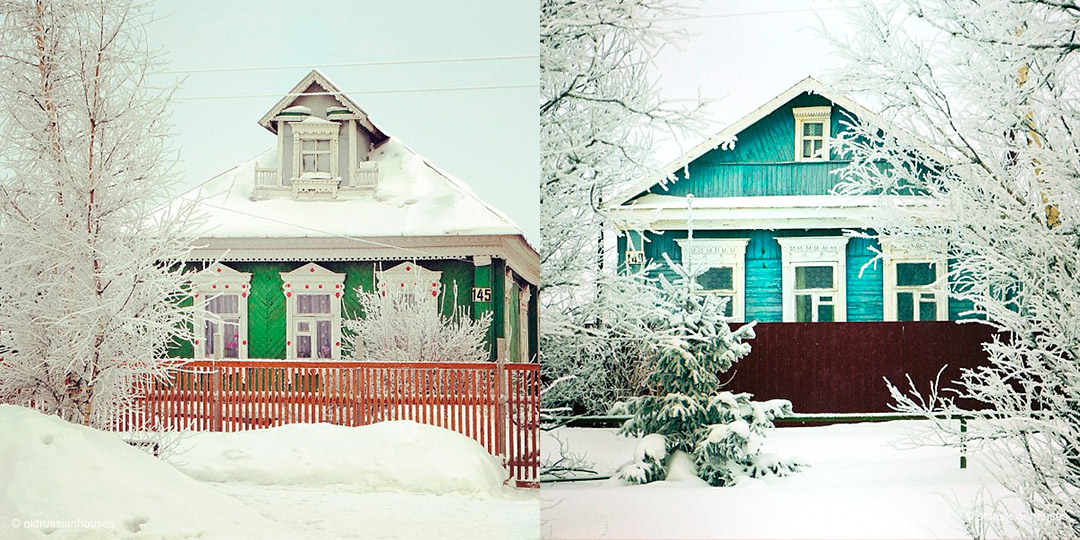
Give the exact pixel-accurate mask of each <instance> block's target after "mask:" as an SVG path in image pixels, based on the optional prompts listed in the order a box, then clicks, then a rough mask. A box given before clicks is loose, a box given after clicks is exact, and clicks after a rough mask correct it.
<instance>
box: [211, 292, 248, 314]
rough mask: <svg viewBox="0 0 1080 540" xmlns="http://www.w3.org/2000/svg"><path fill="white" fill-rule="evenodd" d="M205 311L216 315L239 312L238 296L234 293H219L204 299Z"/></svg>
mask: <svg viewBox="0 0 1080 540" xmlns="http://www.w3.org/2000/svg"><path fill="white" fill-rule="evenodd" d="M206 311H209V312H210V313H216V314H218V315H235V314H237V313H240V297H239V296H237V295H235V294H221V295H218V296H215V297H213V298H208V299H207V300H206Z"/></svg>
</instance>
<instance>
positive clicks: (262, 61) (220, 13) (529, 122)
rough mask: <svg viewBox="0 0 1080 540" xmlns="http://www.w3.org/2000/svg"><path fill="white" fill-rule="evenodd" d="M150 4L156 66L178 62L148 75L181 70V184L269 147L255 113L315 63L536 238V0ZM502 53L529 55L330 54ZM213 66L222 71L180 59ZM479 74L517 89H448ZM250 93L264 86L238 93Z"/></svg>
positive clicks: (388, 127)
mask: <svg viewBox="0 0 1080 540" xmlns="http://www.w3.org/2000/svg"><path fill="white" fill-rule="evenodd" d="M150 9H151V11H152V13H153V15H154V17H155V18H156V19H157V20H155V21H154V22H152V23H151V24H150V25H149V27H148V28H147V33H148V36H149V38H150V40H151V44H152V45H153V46H155V47H157V48H160V49H161V50H162V52H163V53H164V54H165V60H166V61H167V63H166V64H165V65H164V66H162V69H163V70H176V71H185V73H176V74H164V75H159V76H158V77H157V79H156V80H155V81H154V82H155V83H157V84H168V83H170V82H174V81H177V80H180V81H181V85H180V88H179V91H178V92H177V93H176V96H175V97H176V98H177V100H176V102H175V103H174V104H173V106H172V107H171V120H172V123H173V125H174V126H175V134H176V138H175V140H174V141H175V144H176V147H177V150H178V151H179V155H180V163H179V172H180V173H181V176H182V178H183V180H182V183H183V184H184V185H185V186H191V185H195V184H198V183H201V182H203V181H205V180H208V179H209V178H211V177H213V176H215V175H217V174H218V173H221V172H223V171H225V170H227V169H229V168H231V167H232V166H234V165H237V164H239V163H241V162H244V161H247V160H248V159H250V158H252V157H254V156H255V155H256V154H258V153H260V152H262V151H263V150H265V149H267V148H270V147H271V146H273V145H274V144H275V138H274V135H273V134H271V133H270V132H269V131H266V130H265V129H263V128H262V127H260V126H259V125H258V124H257V122H258V120H259V118H260V117H261V116H262V115H263V114H264V113H265V112H266V111H268V110H269V109H270V108H271V107H273V105H274V104H275V103H276V102H277V100H278V99H280V97H281V96H282V95H283V94H285V93H286V92H288V91H289V90H290V89H291V88H292V86H293V85H294V84H296V83H297V82H299V80H300V79H301V78H303V77H304V75H306V74H307V72H308V71H309V70H310V69H312V68H319V69H320V70H321V71H322V72H323V73H324V74H325V75H326V76H327V77H329V78H330V80H331V81H333V82H334V83H335V84H337V85H338V86H339V87H340V88H341V90H342V91H343V92H344V93H346V94H348V95H349V96H350V97H351V98H353V100H354V101H355V102H356V103H357V104H359V105H360V107H361V108H363V109H364V110H365V111H366V112H367V113H368V115H369V116H370V117H371V118H372V120H373V121H374V122H375V123H376V124H377V125H378V126H379V127H380V128H381V129H382V130H383V131H385V132H386V133H388V134H390V135H391V136H394V137H397V138H398V139H399V140H401V141H402V142H404V143H405V144H406V145H408V146H409V147H411V148H412V149H413V150H414V151H416V152H417V153H419V154H420V155H422V156H425V157H427V158H428V159H429V160H430V161H431V162H432V163H433V164H434V165H436V166H438V167H440V168H442V169H443V170H445V171H447V172H449V173H450V174H453V175H454V176H457V177H458V178H460V179H462V180H463V181H465V182H466V183H467V184H469V185H470V186H471V187H472V188H473V190H474V191H476V192H477V194H478V195H479V196H480V197H481V198H482V199H484V200H485V201H487V202H488V203H490V204H491V205H493V206H495V207H496V208H498V209H500V210H502V211H503V212H505V213H506V214H508V215H509V216H510V217H511V219H513V220H514V221H515V222H516V223H517V224H518V226H520V227H521V228H522V230H523V231H524V232H525V235H526V237H528V238H529V240H530V241H532V242H536V241H537V240H538V239H539V229H540V226H539V209H538V201H539V198H540V195H539V150H538V148H539V142H538V138H539V135H538V134H539V121H538V118H537V115H538V113H537V107H538V105H537V104H538V100H539V97H538V96H539V85H538V81H539V68H538V62H539V59H538V58H539V57H538V55H539V38H538V32H539V24H538V19H539V4H538V2H537V0H513V1H504V0H455V1H443V0H410V1H398V0H364V1H345V0H322V1H319V2H296V1H276V0H230V1H221V0H157V1H156V2H154V3H153V4H151V6H150ZM507 56H528V57H529V58H526V59H511V60H492V61H474V62H456V63H445V62H444V63H412V64H408V63H407V64H395V65H380V66H333V64H355V63H370V62H380V63H382V62H413V61H418V60H439V59H455V58H478V57H507ZM280 66H285V67H284V68H282V69H267V70H247V69H246V68H265V67H280ZM239 68H244V70H240V69H239ZM209 69H222V70H225V71H213V72H197V71H195V72H190V71H189V70H209ZM489 86H517V87H518V88H502V89H472V90H452V91H447V90H446V89H450V88H461V87H489ZM389 90H425V91H420V92H387V91H389ZM432 90H435V91H432ZM252 94H255V95H259V96H262V97H238V96H250V95H252Z"/></svg>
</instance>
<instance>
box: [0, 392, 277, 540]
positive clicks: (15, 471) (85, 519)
mask: <svg viewBox="0 0 1080 540" xmlns="http://www.w3.org/2000/svg"><path fill="white" fill-rule="evenodd" d="M46 537H47V538H51V539H66V538H78V539H96V538H195V537H197V538H203V539H222V540H230V539H235V538H295V537H297V534H296V532H295V531H289V530H285V529H282V528H280V526H278V525H276V524H273V525H271V524H270V523H268V522H267V520H266V519H265V518H264V517H263V516H261V515H260V514H258V513H257V512H255V511H254V510H252V509H250V508H248V507H246V506H244V505H243V504H241V503H240V502H238V501H236V500H234V499H231V498H229V497H227V496H225V495H222V494H219V493H217V492H215V491H214V490H213V489H212V488H210V487H209V486H205V485H202V484H200V483H199V482H197V481H195V480H192V479H191V478H188V477H187V476H184V475H183V474H181V473H180V472H178V471H176V470H175V469H174V468H173V467H171V466H169V464H167V463H164V462H162V461H160V460H158V459H155V458H154V457H152V456H150V455H149V454H147V453H145V452H143V451H141V450H138V449H136V448H134V447H131V446H129V445H128V444H126V443H124V442H123V441H121V440H120V439H119V438H117V437H116V435H114V434H110V433H105V432H101V431H96V430H93V429H90V428H87V427H83V426H80V425H75V424H70V423H68V422H65V421H64V420H61V419H60V418H57V417H55V416H46V415H43V414H41V413H38V412H37V411H33V410H30V409H26V408H22V407H15V406H12V405H0V538H4V539H16V538H46Z"/></svg>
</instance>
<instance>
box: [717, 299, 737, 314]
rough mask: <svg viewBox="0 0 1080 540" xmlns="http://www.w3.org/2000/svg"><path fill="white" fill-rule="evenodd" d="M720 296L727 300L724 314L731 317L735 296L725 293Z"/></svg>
mask: <svg viewBox="0 0 1080 540" xmlns="http://www.w3.org/2000/svg"><path fill="white" fill-rule="evenodd" d="M720 298H722V299H726V300H727V304H726V305H725V306H724V316H725V317H731V316H732V313H733V311H732V310H733V308H732V306H733V305H735V298H734V297H733V296H731V295H728V294H725V295H723V296H721V297H720Z"/></svg>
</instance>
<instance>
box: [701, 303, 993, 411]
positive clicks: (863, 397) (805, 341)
mask: <svg viewBox="0 0 1080 540" xmlns="http://www.w3.org/2000/svg"><path fill="white" fill-rule="evenodd" d="M755 331H756V333H757V337H756V338H755V339H753V340H750V341H749V343H750V346H751V352H750V354H749V355H748V356H747V357H746V358H743V359H742V360H740V361H739V362H738V363H737V364H736V365H735V367H734V368H732V370H731V371H729V372H727V373H724V374H722V375H721V380H723V381H726V382H727V384H726V386H725V387H724V390H729V391H733V392H750V393H752V394H754V399H755V400H759V401H761V400H767V399H775V398H780V399H787V400H789V401H791V403H792V406H793V408H794V410H795V411H796V412H798V413H872V412H888V411H890V410H892V409H890V407H889V406H890V404H891V403H893V401H892V398H891V396H890V395H889V391H888V388H887V386H886V383H885V379H888V380H889V381H890V382H892V384H894V385H896V386H897V387H898V388H900V389H902V390H904V391H906V390H907V389H908V384H907V379H906V376H910V377H911V379H912V381H913V382H914V383H915V385H916V387H917V388H918V390H919V391H920V392H923V393H926V392H927V391H929V389H930V383H931V382H933V381H934V380H935V379H936V378H937V375H938V371H939V370H941V368H942V367H943V366H945V365H948V368H947V369H945V371H943V372H942V374H941V379H940V382H941V387H942V389H945V388H951V387H955V385H954V384H952V381H955V380H956V379H958V378H959V377H960V369H961V368H972V367H976V366H980V365H985V364H986V362H987V356H986V353H985V352H984V351H983V348H982V344H983V343H984V342H987V341H989V340H990V339H991V335H992V333H993V332H992V330H991V329H990V328H989V327H987V326H984V325H981V324H975V323H971V324H957V323H953V322H855V323H759V324H758V325H757V326H756V327H755ZM946 395H948V394H946ZM964 405H965V406H967V407H970V408H977V404H974V403H966V404H964Z"/></svg>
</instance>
